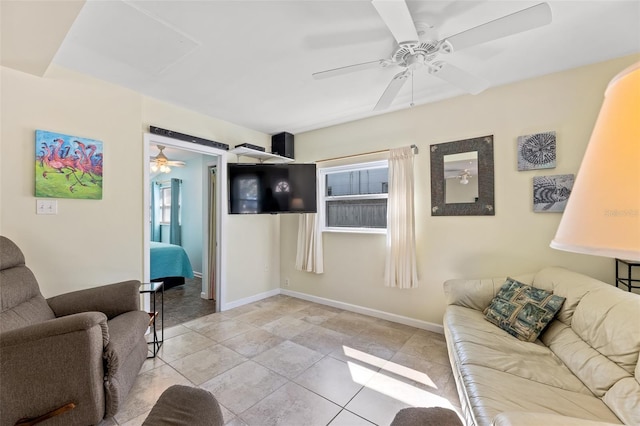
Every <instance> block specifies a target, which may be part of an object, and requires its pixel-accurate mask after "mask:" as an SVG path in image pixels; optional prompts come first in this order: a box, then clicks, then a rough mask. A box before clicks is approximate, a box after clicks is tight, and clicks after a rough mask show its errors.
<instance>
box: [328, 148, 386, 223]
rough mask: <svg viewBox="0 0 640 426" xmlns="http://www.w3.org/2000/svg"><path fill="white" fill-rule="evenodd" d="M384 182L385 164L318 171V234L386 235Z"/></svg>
mask: <svg viewBox="0 0 640 426" xmlns="http://www.w3.org/2000/svg"><path fill="white" fill-rule="evenodd" d="M388 182H389V166H388V162H387V161H386V160H384V161H376V162H371V163H361V164H355V165H349V166H339V167H327V168H324V169H319V179H318V184H319V191H320V198H321V200H320V206H319V209H318V212H319V213H320V220H321V221H322V222H321V223H322V230H323V231H342V232H345V231H346V232H370V233H384V232H386V229H387V192H388Z"/></svg>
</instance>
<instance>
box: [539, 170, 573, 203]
mask: <svg viewBox="0 0 640 426" xmlns="http://www.w3.org/2000/svg"><path fill="white" fill-rule="evenodd" d="M573 179H574V175H572V174H570V175H554V176H535V177H534V178H533V211H534V212H563V211H564V208H565V206H566V205H567V199H568V198H569V195H571V189H572V188H573Z"/></svg>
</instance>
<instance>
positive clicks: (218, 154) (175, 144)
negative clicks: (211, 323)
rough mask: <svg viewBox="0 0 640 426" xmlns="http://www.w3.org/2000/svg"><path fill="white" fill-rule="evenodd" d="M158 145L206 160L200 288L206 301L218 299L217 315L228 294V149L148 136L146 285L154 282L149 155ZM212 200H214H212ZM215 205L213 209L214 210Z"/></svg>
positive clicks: (145, 151)
mask: <svg viewBox="0 0 640 426" xmlns="http://www.w3.org/2000/svg"><path fill="white" fill-rule="evenodd" d="M155 145H164V146H166V147H171V148H175V149H178V150H184V151H190V152H194V153H198V154H202V155H203V156H204V157H203V161H202V166H201V179H202V193H201V196H202V200H203V202H202V209H201V217H200V221H201V224H202V259H201V260H202V262H201V263H202V268H201V269H202V281H201V283H202V284H201V288H200V296H201V297H202V298H203V299H215V305H216V306H215V308H216V312H219V311H220V310H222V309H223V308H224V306H223V303H222V301H223V296H224V293H225V284H226V283H225V272H226V271H225V268H224V265H225V263H224V260H225V258H226V255H225V253H224V250H223V249H222V248H223V247H225V245H224V244H225V241H226V235H225V226H223V221H224V220H225V215H224V214H223V212H221V211H220V206H221V205H223V203H222V202H221V200H225V199H226V185H222V184H221V183H222V182H225V179H226V176H225V174H226V173H225V172H226V163H227V159H226V154H227V152H226V151H224V150H220V149H217V148H212V147H208V146H204V145H199V144H195V143H191V142H185V141H181V140H177V139H172V138H168V137H165V136H160V135H155V134H149V133H145V135H144V143H143V162H144V164H143V171H144V179H143V185H144V191H143V193H144V219H143V220H144V226H143V251H144V262H143V279H144V281H145V282H149V280H150V264H151V262H150V249H149V246H150V241H151V235H150V234H151V231H150V228H151V227H150V225H149V224H150V214H151V200H150V198H151V197H150V194H149V192H150V191H149V190H148V188H150V165H149V157H150V155H149V153H150V151H151V147H152V146H155ZM212 167H214V168H215V169H216V174H217V176H216V179H215V180H214V181H213V184H214V185H215V187H213V188H211V184H212V181H211V173H210V169H211V168H212ZM210 197H213V198H211V199H210ZM211 206H213V210H210V209H211ZM144 303H145V308H148V306H147V304H148V299H145V302H144Z"/></svg>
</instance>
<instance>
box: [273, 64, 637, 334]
mask: <svg viewBox="0 0 640 426" xmlns="http://www.w3.org/2000/svg"><path fill="white" fill-rule="evenodd" d="M637 60H638V55H635V56H634V57H625V58H620V59H616V60H612V61H608V62H604V63H601V64H596V65H592V66H587V67H583V68H578V69H574V70H570V71H566V72H562V73H557V74H552V75H547V76H544V77H540V78H536V79H532V80H528V81H524V82H520V83H515V84H510V85H505V86H502V87H498V88H494V89H490V90H488V91H486V92H484V93H482V94H480V95H477V96H460V97H457V98H454V99H450V100H446V101H442V102H438V103H435V104H431V105H424V106H419V107H415V108H411V109H407V110H403V111H400V112H395V113H390V114H384V115H380V116H377V117H374V118H370V119H365V120H361V121H356V122H352V123H347V124H344V125H338V126H334V127H329V128H325V129H321V130H317V131H312V132H308V133H304V134H299V135H296V160H297V161H303V162H311V161H316V160H321V159H325V158H331V157H336V156H341V155H349V154H357V153H361V152H366V151H372V150H377V149H385V148H391V147H398V146H406V145H410V144H416V145H417V146H418V147H419V148H420V154H419V155H418V156H417V157H416V160H415V169H416V233H417V235H416V236H417V251H418V271H419V276H420V288H418V289H412V290H398V289H390V288H386V287H384V286H383V274H384V256H385V253H384V247H385V236H384V235H358V234H344V233H325V235H324V237H323V238H324V258H325V266H324V270H325V273H324V274H322V275H315V274H309V273H302V272H299V271H296V270H295V269H294V264H295V251H296V235H297V223H298V221H297V218H296V217H291V216H283V217H282V222H281V229H282V232H281V235H282V237H281V246H282V255H281V278H282V280H283V281H284V280H285V279H287V278H289V279H290V286H289V288H288V289H289V290H292V291H297V292H301V293H306V294H308V295H312V296H318V297H323V298H327V299H332V300H336V301H340V302H344V303H350V304H355V305H359V306H363V307H366V308H371V309H376V310H381V311H386V312H389V313H393V314H397V315H402V316H406V317H409V318H412V319H417V320H422V321H427V322H430V323H434V324H441V323H442V321H441V318H442V314H443V311H444V307H445V302H444V295H443V292H442V282H443V281H444V280H446V279H449V278H464V277H467V278H472V277H487V276H504V275H509V274H513V275H516V274H521V273H526V272H531V271H536V270H538V269H540V268H541V267H544V266H548V265H559V266H564V267H567V268H570V269H574V270H576V271H579V272H583V273H586V274H588V275H591V276H594V277H596V278H598V279H601V280H604V281H607V282H610V283H611V282H613V276H614V263H613V260H612V259H607V258H601V257H594V256H586V255H579V254H571V253H566V252H562V251H557V250H553V249H551V248H549V243H550V241H551V239H552V238H553V236H554V235H555V230H556V227H557V226H558V223H559V220H560V216H561V215H560V214H558V213H555V214H554V213H533V208H532V179H533V176H538V175H552V174H564V173H576V172H577V171H578V167H579V165H580V162H581V159H582V156H583V154H584V151H585V148H586V145H587V143H588V141H589V137H590V133H591V130H592V128H593V124H594V123H595V119H596V116H597V114H598V111H599V108H600V105H601V103H602V99H603V94H604V90H605V88H606V85H607V83H608V82H609V81H610V79H611V78H612V77H613V76H614V75H615V74H617V73H618V72H619V71H621V70H622V69H624V68H625V67H626V66H628V65H629V64H631V63H633V62H634V61H637ZM550 130H554V131H556V134H557V140H558V143H557V156H558V160H557V167H556V168H555V169H548V170H539V171H528V172H518V171H517V159H516V140H517V137H518V136H519V135H527V134H531V133H536V132H544V131H550ZM484 135H494V161H495V182H496V183H495V204H496V215H495V216H492V217H491V216H485V217H432V216H431V215H430V204H431V199H430V187H429V182H430V169H429V145H431V144H437V143H443V142H449V141H455V140H459V139H466V138H472V137H477V136H484ZM365 159H366V157H360V158H358V159H355V160H354V161H364V160H365ZM612 166H614V165H612Z"/></svg>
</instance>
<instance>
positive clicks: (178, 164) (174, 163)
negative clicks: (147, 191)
mask: <svg viewBox="0 0 640 426" xmlns="http://www.w3.org/2000/svg"><path fill="white" fill-rule="evenodd" d="M186 164H187V163H185V162H184V161H172V160H169V161H167V165H168V166H175V167H184V166H185V165H186Z"/></svg>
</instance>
